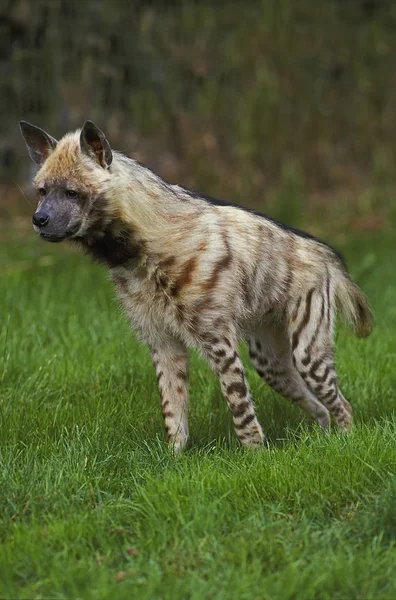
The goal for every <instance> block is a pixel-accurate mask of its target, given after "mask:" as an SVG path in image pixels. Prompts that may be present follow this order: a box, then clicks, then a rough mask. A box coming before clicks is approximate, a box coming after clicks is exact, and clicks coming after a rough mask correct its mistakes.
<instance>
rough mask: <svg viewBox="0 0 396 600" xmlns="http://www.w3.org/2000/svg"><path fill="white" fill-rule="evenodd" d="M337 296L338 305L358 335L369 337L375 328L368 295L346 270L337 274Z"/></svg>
mask: <svg viewBox="0 0 396 600" xmlns="http://www.w3.org/2000/svg"><path fill="white" fill-rule="evenodd" d="M335 296H336V300H337V305H338V307H339V308H340V309H341V311H342V312H343V313H344V315H345V317H346V319H347V320H348V322H349V323H350V324H351V326H352V328H353V330H354V332H355V334H356V335H357V336H358V337H367V336H369V335H370V333H371V330H372V328H373V313H372V310H371V308H370V305H369V303H368V300H367V298H366V296H365V295H364V294H363V292H362V290H361V289H360V288H359V286H357V285H356V283H354V282H353V281H352V280H351V278H350V277H349V275H348V274H347V273H345V272H342V271H338V273H337V275H336V289H335Z"/></svg>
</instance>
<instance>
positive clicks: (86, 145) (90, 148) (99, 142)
mask: <svg viewBox="0 0 396 600" xmlns="http://www.w3.org/2000/svg"><path fill="white" fill-rule="evenodd" d="M80 147H81V151H82V152H85V154H88V156H90V157H91V158H94V159H95V160H96V161H97V162H98V163H99V164H100V166H101V167H103V168H104V169H108V168H109V166H110V165H111V161H112V160H113V153H112V151H111V148H110V144H109V142H108V141H107V139H106V136H105V134H104V133H103V131H101V130H100V129H99V127H97V126H96V125H95V123H93V122H92V121H86V122H85V124H84V127H83V128H82V130H81V135H80Z"/></svg>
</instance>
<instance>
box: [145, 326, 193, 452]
mask: <svg viewBox="0 0 396 600" xmlns="http://www.w3.org/2000/svg"><path fill="white" fill-rule="evenodd" d="M151 358H152V361H153V363H154V367H155V371H156V373H157V380H158V388H159V392H160V397H161V407H162V414H163V416H164V420H165V428H166V431H167V434H168V441H169V444H170V445H171V446H172V448H173V450H174V452H180V450H182V449H183V448H184V447H185V445H186V443H187V439H188V421H187V416H188V357H187V351H186V348H185V346H184V345H182V344H181V343H180V342H178V341H177V340H174V339H172V338H170V339H167V340H166V341H165V340H161V342H159V343H158V344H156V345H155V346H152V347H151Z"/></svg>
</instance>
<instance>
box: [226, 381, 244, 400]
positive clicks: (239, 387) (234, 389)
mask: <svg viewBox="0 0 396 600" xmlns="http://www.w3.org/2000/svg"><path fill="white" fill-rule="evenodd" d="M227 394H230V395H231V394H238V396H239V397H240V398H244V397H245V396H246V394H247V387H246V384H245V383H241V382H240V381H235V382H234V383H230V385H229V386H228V387H227Z"/></svg>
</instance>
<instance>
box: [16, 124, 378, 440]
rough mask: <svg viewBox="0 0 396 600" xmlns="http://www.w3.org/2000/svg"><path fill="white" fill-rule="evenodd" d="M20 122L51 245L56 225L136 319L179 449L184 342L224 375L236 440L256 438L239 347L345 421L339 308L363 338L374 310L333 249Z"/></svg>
mask: <svg viewBox="0 0 396 600" xmlns="http://www.w3.org/2000/svg"><path fill="white" fill-rule="evenodd" d="M28 127H30V128H33V126H28V125H27V124H26V125H22V130H23V134H24V137H25V139H26V141H27V143H28V147H29V152H30V154H31V156H32V154H34V153H35V156H37V155H39V160H37V161H36V162H39V164H40V167H41V168H40V170H39V172H38V174H37V176H36V178H35V186H36V187H37V188H38V189H41V194H42V195H41V196H40V199H39V200H40V201H39V206H38V210H41V211H43V210H44V209H45V210H48V211H49V212H50V214H51V222H50V224H49V226H50V227H51V224H53V227H54V231H55V232H56V235H57V236H58V237H57V239H63V238H62V235H63V234H62V227H63V229H64V231H65V232H66V233H65V237H67V238H68V239H69V240H70V241H71V242H72V243H74V244H77V245H78V246H80V247H81V248H82V249H83V250H84V251H85V252H87V253H88V254H90V255H91V256H92V257H93V258H94V259H95V260H97V261H99V262H101V263H103V264H105V265H106V266H107V267H108V269H109V271H110V275H111V278H112V280H113V281H114V284H115V286H116V289H117V293H118V296H119V298H120V301H121V302H122V304H123V306H124V308H125V312H126V315H127V317H128V319H129V321H130V323H131V325H132V326H133V327H134V328H135V329H136V331H137V332H138V334H139V335H140V337H141V339H142V340H143V341H145V342H146V343H148V344H149V346H150V348H151V356H152V360H153V363H154V366H155V369H156V373H157V379H158V386H159V390H160V396H161V406H162V411H163V415H164V420H165V426H166V428H167V431H168V435H169V441H170V443H171V444H172V445H173V446H174V448H175V449H176V450H179V449H181V448H183V447H184V446H185V444H186V442H187V438H188V422H187V412H188V384H187V380H188V366H187V349H188V348H195V349H197V350H199V351H200V352H201V353H202V355H203V356H204V357H205V358H206V359H207V360H208V362H209V364H210V365H211V367H212V369H213V370H214V372H215V373H216V375H217V376H218V378H219V380H220V384H221V389H222V392H223V394H224V396H225V398H226V400H227V403H228V406H229V408H230V410H231V413H232V417H233V422H234V426H235V430H236V433H237V436H238V437H239V439H240V441H241V442H242V444H244V445H249V446H257V445H260V444H262V442H263V439H264V437H263V433H262V430H261V427H260V424H259V423H258V421H257V418H256V415H255V411H254V406H253V403H252V399H251V396H250V393H249V387H248V384H247V381H246V377H245V372H244V367H243V364H242V362H241V359H240V355H239V350H238V342H239V341H240V340H241V339H246V340H247V341H248V344H249V348H250V358H251V360H252V362H253V364H254V366H255V368H256V370H257V372H258V374H259V375H260V377H262V378H263V379H264V380H265V381H266V382H267V383H268V384H269V385H271V386H272V387H273V388H274V389H275V390H277V391H278V392H279V393H281V394H283V395H284V396H286V397H287V398H289V399H290V400H292V401H293V402H294V403H295V404H297V405H298V406H300V407H301V408H303V409H304V410H305V411H306V412H307V413H308V414H309V415H310V416H311V417H313V419H315V420H316V421H317V422H318V423H319V424H320V425H321V426H322V427H323V428H325V429H327V428H328V427H329V423H330V416H332V417H333V419H334V421H335V422H336V423H337V424H338V425H339V426H340V427H341V428H346V427H348V426H349V425H350V424H351V421H352V411H351V407H350V405H349V403H348V402H347V401H346V400H345V398H344V397H343V395H342V393H341V391H340V389H339V387H338V381H337V376H336V371H335V366H334V354H333V330H334V319H335V313H336V306H337V305H338V306H339V308H340V309H341V311H342V312H344V313H345V315H346V317H347V318H348V319H349V321H350V322H351V324H352V325H353V327H354V329H355V331H356V332H357V334H359V335H362V336H365V335H368V334H369V333H370V330H371V312H370V309H369V307H368V304H367V301H366V298H365V297H364V295H363V294H362V292H361V291H360V289H359V288H358V287H357V286H356V284H354V283H353V282H352V281H351V279H350V277H349V275H348V273H347V272H346V268H345V265H344V263H343V261H342V260H341V258H340V256H339V255H338V254H337V253H336V252H335V251H334V250H333V249H331V248H330V247H329V246H327V245H326V244H324V243H322V242H320V241H319V240H316V239H314V238H312V237H310V236H308V235H306V234H303V233H302V232H297V231H295V230H289V229H287V228H285V227H284V226H282V225H281V224H279V223H276V222H275V221H273V220H271V219H269V218H268V217H265V216H264V215H260V214H257V213H253V212H252V211H247V210H244V209H242V208H241V207H236V206H232V205H227V204H226V203H221V202H215V201H212V199H209V198H208V197H206V196H201V195H200V194H198V193H196V192H193V191H191V190H186V189H184V188H183V187H180V186H177V185H169V184H167V183H165V182H164V181H163V180H162V179H161V178H159V177H158V176H157V175H155V174H154V173H152V172H151V171H150V170H148V169H147V168H145V167H144V166H142V165H140V164H138V163H137V162H135V161H133V160H131V159H129V158H127V157H125V156H123V155H122V154H120V153H118V152H112V151H111V150H110V147H109V145H108V142H107V140H106V139H105V137H104V135H103V133H102V132H101V131H100V130H99V129H97V128H95V126H94V125H93V124H92V123H90V122H88V125H87V124H86V125H85V126H84V128H83V130H82V131H81V132H80V131H77V132H75V133H72V134H68V135H66V136H65V137H64V138H62V140H60V142H58V143H57V144H56V145H55V146H54V142H55V140H53V138H50V136H48V141H46V139H45V138H43V136H42V133H44V132H42V130H38V131H39V132H42V133H37V132H36V133H35V130H34V128H33V129H28V133H27V132H26V129H27V128H28ZM24 128H25V130H24ZM44 135H47V134H44ZM55 143H56V142H55ZM62 190H63V191H62ZM65 190H66V191H65ZM68 190H74V191H76V192H77V194H78V195H77V198H75V199H74V200H73V205H72V207H71V208H70V211H69V212H70V214H71V215H72V217H70V219H71V220H70V222H68V223H66V222H65V216H64V214H63V213H64V209H63V213H62V215H63V216H62V219H63V221H57V215H58V213H59V209H53V207H54V206H55V207H56V206H58V204H59V194H62V193H66V192H67V193H68ZM56 194H57V195H56ZM43 197H44V200H43ZM55 197H56V198H57V200H55V199H54V198H55ZM56 202H58V204H56ZM62 206H65V204H63V205H62ZM51 211H52V212H51ZM36 214H37V213H36ZM59 219H60V217H59ZM36 230H37V231H38V232H39V233H40V234H41V235H43V236H44V237H47V239H52V237H53V236H52V234H51V235H50V234H49V233H47V234H46V230H44V231H43V230H41V229H38V228H37V227H36ZM48 231H49V232H50V233H51V229H49V230H48ZM59 231H61V233H59ZM70 232H72V233H70ZM51 236H52V237H51Z"/></svg>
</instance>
